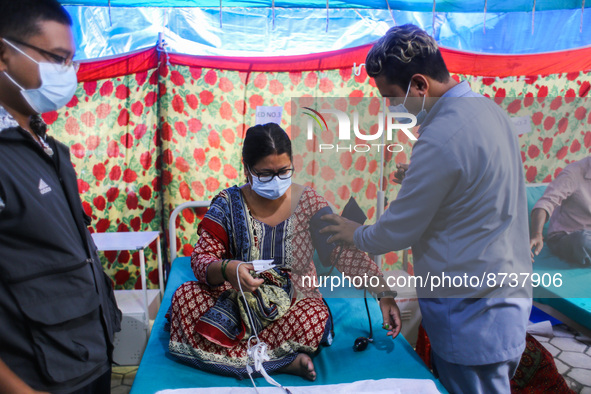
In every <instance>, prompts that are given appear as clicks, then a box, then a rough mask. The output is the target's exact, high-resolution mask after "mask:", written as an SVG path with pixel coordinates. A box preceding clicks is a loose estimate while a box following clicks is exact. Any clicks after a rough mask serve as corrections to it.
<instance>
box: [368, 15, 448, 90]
mask: <svg viewBox="0 0 591 394" xmlns="http://www.w3.org/2000/svg"><path fill="white" fill-rule="evenodd" d="M365 68H366V70H367V74H368V75H369V76H370V77H374V78H375V77H377V76H380V75H384V76H385V77H386V80H387V81H388V83H392V84H396V85H398V86H400V87H401V88H403V89H406V87H407V86H408V84H409V82H410V78H411V77H412V76H413V75H414V74H417V73H418V74H423V75H426V76H429V77H431V78H433V79H435V80H436V81H439V82H447V80H448V79H449V71H447V67H446V66H445V62H444V61H443V58H442V57H441V52H440V51H439V47H438V46H437V42H436V41H435V40H434V39H433V37H431V36H430V35H428V34H427V33H426V32H425V31H424V30H422V29H421V28H419V27H417V26H415V25H411V24H407V25H403V26H396V27H393V28H391V29H390V30H388V32H387V33H386V35H384V36H383V37H382V38H380V39H379V40H378V42H376V43H375V45H374V46H373V47H372V48H371V50H370V51H369V53H368V54H367V58H366V60H365Z"/></svg>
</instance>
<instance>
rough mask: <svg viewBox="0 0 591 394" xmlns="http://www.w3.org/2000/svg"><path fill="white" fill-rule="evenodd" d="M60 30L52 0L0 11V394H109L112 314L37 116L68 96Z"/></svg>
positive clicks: (74, 193) (71, 192)
mask: <svg viewBox="0 0 591 394" xmlns="http://www.w3.org/2000/svg"><path fill="white" fill-rule="evenodd" d="M70 25H71V20H70V17H69V15H68V14H67V12H66V11H65V10H64V8H63V7H61V5H60V4H59V3H58V2H57V1H56V0H19V1H7V0H2V1H1V2H0V282H1V286H0V327H2V335H0V393H30V392H37V391H40V392H52V393H100V394H103V393H109V392H110V380H111V379H110V369H111V361H110V356H111V354H112V349H113V347H112V343H113V335H114V332H115V331H117V330H118V329H119V323H120V312H119V310H118V309H117V306H116V304H115V300H114V296H113V290H112V286H111V281H110V279H109V278H108V277H107V276H106V275H105V273H104V272H103V270H102V266H101V263H100V261H99V259H98V256H97V254H96V247H95V246H94V244H93V242H92V238H91V237H90V234H89V232H88V229H87V227H86V226H87V225H88V224H89V220H88V221H87V220H86V219H89V218H88V217H86V216H85V215H84V212H83V210H82V204H81V203H80V196H79V195H78V188H77V181H76V173H75V172H74V168H73V166H72V163H71V162H70V157H69V149H68V147H66V146H65V145H63V144H61V143H59V142H57V141H55V140H54V139H53V138H51V137H49V136H47V135H46V134H45V127H44V126H45V125H44V124H43V122H42V121H41V119H40V117H39V114H40V113H43V112H47V111H52V110H56V109H58V108H60V107H62V106H63V105H65V104H66V103H67V102H68V101H69V100H70V99H71V98H72V96H73V94H74V92H75V90H76V87H77V79H76V69H77V67H76V64H75V63H74V62H72V57H73V56H74V50H75V47H74V41H73V37H72V32H71V28H70Z"/></svg>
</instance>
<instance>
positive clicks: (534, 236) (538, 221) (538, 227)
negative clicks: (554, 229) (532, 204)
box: [529, 208, 548, 262]
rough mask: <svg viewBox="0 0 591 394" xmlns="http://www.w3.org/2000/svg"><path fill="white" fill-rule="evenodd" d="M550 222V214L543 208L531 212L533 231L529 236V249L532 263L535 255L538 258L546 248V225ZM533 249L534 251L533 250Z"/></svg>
mask: <svg viewBox="0 0 591 394" xmlns="http://www.w3.org/2000/svg"><path fill="white" fill-rule="evenodd" d="M547 220H548V212H546V210H545V209H543V208H535V209H533V210H532V211H531V231H530V233H531V234H530V236H529V248H530V253H531V261H532V262H533V261H534V254H535V255H536V256H537V255H539V254H540V252H541V251H542V248H543V247H544V236H543V235H542V231H543V230H544V223H546V221H547ZM531 249H533V250H531Z"/></svg>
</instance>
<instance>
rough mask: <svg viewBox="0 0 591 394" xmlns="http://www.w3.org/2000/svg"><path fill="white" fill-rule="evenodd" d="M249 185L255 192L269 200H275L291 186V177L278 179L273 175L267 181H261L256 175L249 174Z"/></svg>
mask: <svg viewBox="0 0 591 394" xmlns="http://www.w3.org/2000/svg"><path fill="white" fill-rule="evenodd" d="M250 177H251V179H252V180H251V184H250V185H251V187H252V190H254V192H255V193H256V194H258V195H259V196H261V197H264V198H267V199H269V200H277V199H278V198H279V197H281V196H283V195H284V194H285V192H286V191H287V189H289V187H290V186H291V178H287V179H279V177H278V176H274V177H273V179H271V180H270V181H269V182H261V181H260V180H259V178H258V177H257V176H256V175H253V174H252V173H251V174H250Z"/></svg>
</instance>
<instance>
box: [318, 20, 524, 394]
mask: <svg viewBox="0 0 591 394" xmlns="http://www.w3.org/2000/svg"><path fill="white" fill-rule="evenodd" d="M366 68H367V72H368V74H369V75H370V76H371V77H373V78H375V82H376V85H377V87H378V89H379V91H380V93H381V95H382V96H383V97H389V98H393V100H394V103H392V104H398V106H397V109H396V112H402V111H405V110H407V111H408V112H409V113H410V114H413V115H415V116H416V119H417V123H420V125H421V127H420V130H419V135H420V136H419V138H418V140H417V142H416V143H415V144H414V147H413V150H412V155H411V159H410V164H409V167H408V170H407V171H406V172H405V173H404V180H403V181H402V186H401V188H400V191H399V193H398V197H397V198H396V200H395V201H393V202H391V203H390V205H389V207H388V209H387V210H386V212H385V213H384V214H383V216H382V217H380V218H379V220H378V221H377V222H376V224H374V225H371V226H361V227H359V226H358V225H355V224H354V223H351V222H346V221H345V220H343V219H341V218H338V217H335V216H331V217H330V219H331V220H332V221H333V222H335V223H336V224H335V225H332V226H328V227H326V229H325V231H328V232H334V234H333V236H332V237H331V238H330V239H329V242H334V241H344V242H350V243H352V242H354V244H355V246H357V247H358V248H359V249H361V250H364V251H366V252H368V253H372V254H383V253H386V252H389V251H392V250H401V249H404V248H407V247H409V246H411V247H412V250H413V256H414V262H415V265H414V268H415V274H416V275H417V276H420V277H422V278H423V280H425V281H426V282H425V283H423V286H420V285H417V294H418V296H419V304H420V307H421V312H422V315H423V326H424V327H425V329H426V331H427V333H428V335H429V338H430V340H431V345H432V349H433V354H432V356H433V357H432V358H433V364H434V369H435V372H436V373H437V374H438V376H439V378H440V380H441V382H442V383H443V384H444V386H445V387H446V388H447V389H448V390H449V391H450V392H453V393H487V394H488V393H509V392H510V384H509V381H510V379H511V378H512V377H513V374H514V373H515V370H516V369H517V366H518V364H519V360H520V358H521V354H522V352H523V350H524V348H525V334H526V326H527V322H528V317H529V314H530V309H531V284H530V281H529V275H531V261H530V257H529V250H528V245H529V243H528V240H529V230H528V218H527V202H526V201H527V200H526V194H525V184H524V177H523V169H522V162H521V156H520V152H519V145H518V142H517V137H516V134H515V133H514V131H513V129H512V124H511V121H510V119H509V118H508V117H507V115H506V114H505V113H504V112H503V111H502V110H501V109H500V108H499V107H498V106H497V105H496V104H495V103H494V102H493V101H491V100H489V99H487V98H485V97H483V96H481V95H480V94H476V93H474V92H473V91H472V90H471V89H470V86H469V85H468V83H467V82H462V83H457V82H456V81H454V80H453V79H452V78H451V77H450V75H449V73H448V71H447V68H446V66H445V63H444V61H443V58H442V57H441V53H440V51H439V49H438V48H437V44H436V42H435V40H433V38H431V37H430V36H429V35H427V34H426V33H425V32H424V31H423V30H421V29H419V28H418V27H416V26H413V25H404V26H399V27H394V28H392V29H390V30H389V31H388V33H387V34H386V35H385V36H384V37H382V38H381V39H380V40H379V41H378V42H377V43H376V44H375V46H374V47H373V48H372V49H371V51H370V52H369V54H368V56H367V60H366ZM401 103H402V104H403V105H402V106H400V104H401ZM446 276H447V277H448V279H447V281H446V279H444V278H445V277H446ZM526 277H527V278H526ZM452 280H453V281H452ZM438 282H439V286H438V287H433V288H432V287H431V285H433V284H437V283H438Z"/></svg>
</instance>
